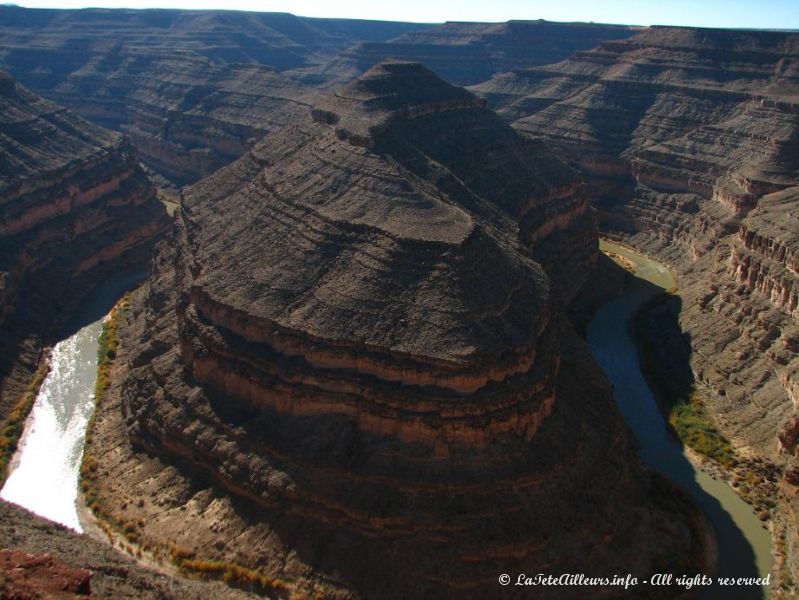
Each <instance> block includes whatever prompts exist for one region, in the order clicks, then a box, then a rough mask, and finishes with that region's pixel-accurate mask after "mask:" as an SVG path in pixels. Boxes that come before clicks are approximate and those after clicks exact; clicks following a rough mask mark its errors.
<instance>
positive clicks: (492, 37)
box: [318, 20, 638, 85]
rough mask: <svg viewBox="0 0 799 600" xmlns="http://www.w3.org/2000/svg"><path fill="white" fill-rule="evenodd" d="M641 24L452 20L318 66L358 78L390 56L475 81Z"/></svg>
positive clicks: (339, 77) (325, 72)
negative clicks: (467, 21)
mask: <svg viewBox="0 0 799 600" xmlns="http://www.w3.org/2000/svg"><path fill="white" fill-rule="evenodd" d="M637 29H638V28H635V27H627V26H624V25H599V24H595V23H549V22H547V21H543V20H539V21H508V22H507V23H458V22H449V23H444V24H443V25H437V26H435V27H427V28H423V29H418V30H414V31H408V32H405V33H403V34H402V35H399V36H397V37H395V38H393V39H390V40H387V41H363V42H361V43H359V44H356V45H354V46H352V47H350V48H347V49H346V50H345V51H343V52H341V53H340V55H339V56H338V57H337V58H335V59H333V60H332V61H330V62H329V63H328V64H326V65H323V66H322V68H321V69H318V72H319V76H320V77H322V78H323V80H327V81H333V82H342V81H347V80H348V79H350V78H353V77H357V76H358V75H360V74H361V73H363V72H364V71H365V70H366V69H368V68H369V67H371V66H372V65H373V64H375V63H376V62H378V61H380V60H384V59H386V58H398V59H403V60H413V61H417V62H420V63H422V64H424V65H425V66H427V67H429V68H430V69H432V70H433V71H435V72H436V73H437V74H438V75H439V76H441V77H443V78H444V79H446V80H447V81H449V82H451V83H455V84H458V85H470V84H475V83H479V82H481V81H485V80H486V79H489V78H491V77H492V76H493V75H495V74H497V73H504V72H506V71H508V70H510V69H514V68H516V69H518V68H526V67H532V66H537V65H546V64H550V63H554V62H558V61H561V60H563V59H564V58H567V57H568V56H570V55H571V54H572V53H574V52H576V51H578V50H589V49H591V48H593V47H595V46H596V45H597V44H598V43H600V42H602V41H604V40H613V39H623V38H626V37H629V36H631V35H633V33H635V31H636V30H637Z"/></svg>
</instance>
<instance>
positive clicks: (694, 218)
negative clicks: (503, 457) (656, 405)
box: [475, 27, 799, 581]
mask: <svg viewBox="0 0 799 600" xmlns="http://www.w3.org/2000/svg"><path fill="white" fill-rule="evenodd" d="M797 64H799V35H796V34H794V33H780V32H746V31H722V30H703V29H690V28H660V27H654V28H650V29H648V30H646V31H643V32H641V33H639V34H637V35H636V36H633V37H632V38H629V39H627V40H621V41H612V42H604V43H602V44H600V45H599V46H598V47H597V48H596V49H594V50H591V51H588V52H579V53H577V54H575V56H574V57H572V58H570V59H568V60H566V61H563V62H561V63H558V64H555V65H549V66H546V67H539V68H533V69H527V70H518V71H513V72H509V73H506V74H503V75H499V76H497V77H495V78H493V79H492V80H491V81H489V82H485V83H483V84H480V85H479V86H476V87H475V90H476V91H478V92H480V93H481V94H482V95H483V96H485V97H486V98H488V100H489V102H490V103H491V104H492V105H495V106H497V107H500V112H501V113H502V114H503V115H504V116H505V118H506V119H509V120H511V121H513V124H514V127H516V128H517V129H518V130H519V131H522V132H524V133H525V134H526V135H529V136H532V137H535V138H545V139H547V140H548V141H549V142H551V143H552V144H553V145H555V146H556V147H557V148H558V150H559V151H560V153H561V154H562V155H563V156H564V157H566V158H567V160H569V162H571V163H572V164H574V165H576V166H578V167H579V168H580V169H581V170H582V171H583V173H584V174H585V175H586V177H587V180H588V181H589V194H590V195H591V196H592V198H593V199H594V201H595V202H596V204H597V206H598V207H599V209H600V219H601V222H602V227H603V228H604V229H605V230H606V231H607V232H608V233H609V234H610V235H612V236H614V237H617V238H619V239H623V240H625V241H626V242H628V243H631V244H633V245H635V246H636V247H638V248H639V249H642V250H644V251H647V252H650V253H653V254H655V255H657V256H658V257H660V258H661V259H665V260H666V261H668V262H669V263H670V264H672V265H673V266H674V267H675V268H676V269H677V272H678V275H679V282H680V283H679V286H680V296H681V299H682V303H683V304H682V311H681V314H680V324H681V326H682V329H683V331H685V332H686V335H687V336H690V339H689V341H690V344H689V345H690V350H691V354H690V363H691V368H692V372H693V374H694V377H695V380H696V385H697V386H698V387H699V389H700V392H701V393H702V395H703V397H704V400H705V403H706V405H707V406H708V407H709V408H710V409H711V412H712V414H713V415H714V418H715V421H716V423H717V425H718V426H719V427H720V428H721V429H722V430H723V432H724V433H725V434H726V435H727V436H728V437H730V438H731V439H732V440H733V443H734V445H735V446H736V448H737V449H738V450H739V451H740V452H741V453H742V454H743V455H744V456H750V455H751V456H757V457H762V458H765V459H767V460H769V461H776V462H777V463H778V464H785V462H786V459H787V462H788V471H787V476H788V477H789V478H791V477H792V475H791V473H793V472H794V470H795V467H793V466H792V465H793V464H794V462H795V460H796V459H795V458H793V457H792V455H793V454H794V452H795V450H796V446H797V443H796V442H797V432H798V431H799V427H797V425H796V423H797V418H796V416H795V413H796V372H797V367H798V366H799V355H798V354H797V349H798V348H799V347H798V346H797V342H796V340H797V339H799V338H797V336H798V335H799V323H797V314H796V306H797V293H799V284H798V283H799V271H797V265H796V257H795V256H794V254H795V253H794V251H793V246H794V245H795V243H796V241H797V240H796V231H797V230H798V229H797V227H798V224H797V217H796V215H797V209H796V189H797V187H796V186H797V184H799V178H798V176H797V174H798V173H799V168H798V167H799V164H797V156H799V155H798V154H797V152H796V149H797V147H798V146H797V143H799V71H797V68H796V65H797ZM784 492H785V495H784V496H783V503H782V506H793V504H795V496H796V493H795V491H794V490H791V489H789V488H786V489H785V490H784ZM791 510H794V509H791ZM783 516H784V515H783ZM793 520H795V518H794V517H789V518H787V519H786V521H793ZM774 527H775V530H774V539H775V540H778V539H779V538H780V537H784V536H783V535H782V534H781V533H780V532H779V531H780V530H782V528H783V525H782V517H780V518H778V523H776V524H775V525H774ZM787 529H788V530H789V533H788V541H787V542H786V544H787V546H788V547H789V552H788V555H789V556H790V555H792V556H793V558H789V559H788V560H789V562H790V563H791V565H790V568H789V569H788V570H789V571H792V572H796V568H797V562H796V558H795V556H796V551H795V548H796V540H795V539H794V536H795V533H794V532H795V528H792V527H788V528H787ZM791 547H792V548H793V549H790V548H791ZM778 554H784V552H782V551H780V552H778ZM789 579H790V577H786V578H784V581H788V580H789Z"/></svg>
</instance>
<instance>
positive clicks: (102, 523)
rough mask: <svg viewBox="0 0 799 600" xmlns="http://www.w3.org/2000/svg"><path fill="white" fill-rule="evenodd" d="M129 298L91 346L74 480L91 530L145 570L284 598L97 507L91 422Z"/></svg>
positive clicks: (282, 592)
mask: <svg viewBox="0 0 799 600" xmlns="http://www.w3.org/2000/svg"><path fill="white" fill-rule="evenodd" d="M130 298H131V296H130V293H126V294H125V295H124V296H123V297H122V298H121V299H120V300H119V302H117V304H116V305H115V306H114V308H113V309H112V310H111V312H110V313H109V315H108V318H107V319H106V320H105V321H104V322H103V331H102V333H101V334H100V337H99V339H98V344H97V380H96V382H95V387H94V398H95V411H94V413H93V414H92V417H91V419H90V420H89V424H88V426H87V429H86V439H85V443H84V449H83V460H82V463H81V468H80V475H79V488H80V492H81V494H82V495H83V501H84V504H85V506H86V507H87V508H88V509H89V512H90V515H91V516H92V517H93V521H94V524H95V525H97V527H98V528H99V529H100V530H102V532H103V533H104V535H105V536H106V538H107V540H108V542H110V544H111V545H112V546H116V547H118V548H119V549H120V550H122V551H124V552H126V553H127V554H129V555H131V556H132V557H135V558H136V559H138V560H139V561H140V562H142V563H145V564H146V565H150V566H157V567H164V568H167V569H168V570H170V571H172V572H173V573H175V572H176V573H177V574H180V575H183V576H186V577H190V578H194V579H202V580H215V581H224V582H225V583H226V584H228V585H229V586H231V587H235V588H239V589H243V590H246V591H250V592H254V593H256V594H259V595H263V596H268V597H270V598H285V597H287V596H288V592H289V588H288V586H287V585H286V583H284V582H283V581H282V580H280V579H274V578H272V577H269V576H268V575H266V574H264V573H262V572H261V571H258V570H256V569H250V568H248V567H245V566H242V565H240V564H238V563H235V562H228V561H220V560H213V559H208V558H204V557H201V556H198V555H197V553H196V552H194V551H191V550H188V549H185V548H182V547H181V546H179V545H176V544H171V545H167V544H164V543H162V542H158V541H153V540H149V539H144V538H143V537H142V535H141V530H142V529H143V527H144V522H143V521H142V520H141V519H139V520H138V521H132V520H126V519H125V518H123V517H122V516H119V515H114V514H112V513H111V511H110V510H108V508H107V507H106V506H105V504H104V503H103V501H102V497H101V493H100V490H99V489H98V482H97V474H98V470H99V468H100V460H99V458H98V457H97V456H95V452H94V450H95V448H94V446H93V444H94V436H93V429H94V424H95V419H96V416H97V415H98V413H99V412H100V408H101V406H102V405H103V403H104V401H105V400H106V399H107V396H108V392H109V389H110V388H111V384H112V376H111V371H112V367H113V366H114V361H115V360H116V359H117V352H118V350H119V324H120V321H122V320H124V319H125V318H127V317H128V314H129V311H130Z"/></svg>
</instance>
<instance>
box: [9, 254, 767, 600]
mask: <svg viewBox="0 0 799 600" xmlns="http://www.w3.org/2000/svg"><path fill="white" fill-rule="evenodd" d="M602 248H603V249H604V250H612V251H614V252H616V253H618V254H620V255H622V256H624V257H625V258H627V259H628V260H630V261H632V262H633V264H634V265H635V267H636V275H637V278H636V279H635V280H634V283H633V284H632V285H631V287H630V289H628V290H627V291H626V292H625V294H624V295H622V296H620V297H618V298H614V299H612V300H609V301H608V302H606V303H605V304H604V305H603V306H602V307H601V308H600V310H599V311H598V312H597V314H596V315H595V316H594V318H593V319H592V320H591V323H590V324H589V327H588V341H589V344H590V346H591V349H592V350H593V353H594V356H595V357H596V358H597V360H598V362H599V363H600V365H601V366H602V367H603V369H604V370H605V372H606V373H607V375H608V377H609V378H610V380H611V381H612V382H613V385H614V388H615V394H616V400H617V402H618V404H619V407H620V408H621V410H622V412H623V413H624V416H625V418H626V420H627V423H628V424H629V426H630V428H631V429H632V431H633V433H634V434H635V436H636V437H637V439H638V441H639V442H640V446H641V456H642V458H643V459H644V460H645V461H646V462H647V463H648V464H649V465H651V466H652V467H653V468H655V469H656V470H658V471H660V472H662V473H664V474H665V475H666V476H668V477H669V478H670V479H671V480H673V481H674V482H676V483H677V484H678V485H680V486H681V487H682V488H683V489H685V490H686V491H687V492H688V493H690V494H691V496H692V497H693V498H694V499H695V500H696V502H697V503H698V504H699V505H700V506H701V507H702V508H703V509H704V511H705V513H706V514H707V515H708V517H709V519H710V521H711V522H712V523H713V525H714V527H715V528H716V531H717V534H718V540H719V547H720V555H719V575H721V576H735V577H743V576H756V575H761V576H764V575H766V574H767V573H768V572H769V569H770V568H771V552H770V541H769V534H768V532H767V531H766V530H764V529H763V527H762V526H761V523H760V521H759V519H758V518H757V516H756V515H755V514H754V512H753V511H752V509H751V508H750V506H749V505H748V504H746V503H745V502H743V500H741V499H740V498H739V497H738V496H737V495H736V494H735V492H734V491H733V490H732V488H730V487H729V486H728V485H727V484H725V483H723V482H721V481H718V480H716V479H714V478H712V477H710V476H709V475H707V474H706V473H704V472H702V471H700V470H698V469H696V468H694V466H693V465H692V464H691V462H690V461H689V460H688V457H687V456H686V454H685V452H684V451H683V449H682V447H681V446H680V444H679V443H678V442H677V441H676V440H675V439H674V437H673V436H672V435H671V434H670V433H669V431H668V430H667V429H666V425H665V422H664V420H663V417H662V415H661V413H660V411H659V410H658V407H657V404H656V402H655V398H654V397H653V395H652V392H651V390H650V389H649V386H648V385H647V383H646V380H645V379H644V377H643V375H642V374H641V369H640V364H639V362H638V353H637V349H636V345H635V340H634V339H633V338H632V336H631V335H630V333H629V332H628V330H627V327H626V325H627V323H628V322H629V320H630V318H631V317H632V315H633V314H634V313H635V311H636V309H637V308H638V307H639V306H640V305H641V303H642V302H644V301H645V300H646V299H647V298H649V297H650V296H651V295H652V294H655V293H657V292H659V291H660V290H662V289H669V288H671V287H672V286H673V285H674V280H673V278H672V275H671V273H670V271H669V270H668V269H667V268H666V267H664V266H663V265H660V264H658V263H656V262H654V261H652V260H650V259H648V258H646V257H644V256H642V255H640V254H637V253H635V252H632V251H630V250H628V249H627V248H623V247H620V246H617V245H615V244H611V243H609V242H603V243H602ZM142 277H143V274H141V273H136V274H128V275H123V276H120V277H118V278H116V279H115V280H114V281H113V282H111V283H109V284H108V285H106V286H104V287H103V288H102V289H101V290H99V291H98V292H97V293H96V294H95V295H94V297H93V298H92V300H91V301H90V302H87V303H85V304H84V310H83V311H82V314H80V315H78V317H77V318H76V320H75V322H74V323H73V324H72V331H74V332H75V333H73V334H72V335H70V336H69V337H67V338H66V339H64V340H63V341H62V342H60V343H59V344H57V345H56V346H55V348H54V350H53V353H52V369H51V371H50V373H49V374H48V375H47V377H46V379H45V381H44V383H43V385H42V388H41V391H40V392H39V395H38V397H37V398H36V402H35V404H34V407H33V410H32V412H31V415H30V416H29V417H28V420H27V421H26V424H25V431H24V433H23V435H22V438H21V439H20V444H19V448H18V450H17V453H16V454H15V456H14V458H13V460H12V464H11V474H10V476H9V478H8V480H7V482H6V484H5V486H4V487H3V489H2V491H0V497H2V498H4V499H6V500H9V501H11V502H15V503H17V504H20V505H22V506H24V507H26V508H28V509H30V510H32V511H33V512H35V513H37V514H40V515H42V516H44V517H47V518H49V519H52V520H54V521H57V522H60V523H63V524H64V525H67V526H69V527H72V528H73V529H75V530H77V531H81V530H82V527H81V523H80V518H79V514H80V511H79V510H78V505H77V502H78V484H77V481H78V472H79V469H80V461H81V457H82V454H83V441H84V437H85V434H86V426H87V424H88V422H89V418H90V416H91V413H92V411H93V410H94V395H93V392H94V382H95V377H96V372H97V339H98V337H99V335H100V332H101V330H102V315H105V314H106V313H107V312H108V310H109V309H110V308H111V306H112V305H113V303H114V302H115V300H116V299H117V298H118V297H119V296H121V294H122V293H123V292H124V291H125V290H127V289H130V288H131V287H132V286H133V285H134V284H135V283H136V282H137V281H139V280H141V279H142ZM706 597H708V598H718V597H723V598H725V599H726V598H747V599H748V598H762V597H764V595H763V594H762V593H761V591H760V590H755V589H752V588H726V589H724V590H723V591H722V590H708V592H707V594H706Z"/></svg>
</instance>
